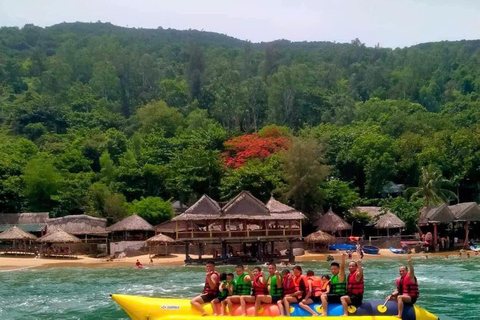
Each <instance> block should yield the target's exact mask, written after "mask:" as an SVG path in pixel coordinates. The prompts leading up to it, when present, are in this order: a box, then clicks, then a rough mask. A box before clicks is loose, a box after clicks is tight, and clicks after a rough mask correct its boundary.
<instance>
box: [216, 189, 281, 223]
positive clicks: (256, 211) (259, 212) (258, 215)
mask: <svg viewBox="0 0 480 320" xmlns="http://www.w3.org/2000/svg"><path fill="white" fill-rule="evenodd" d="M222 211H223V214H222V216H221V217H220V218H221V219H230V220H233V219H237V220H273V218H272V217H271V215H270V211H269V210H268V208H267V207H266V206H265V204H264V203H263V202H262V201H260V200H258V199H257V198H255V197H254V196H253V195H252V194H251V193H250V192H248V191H242V192H240V193H239V194H238V195H237V196H236V197H235V198H233V199H232V200H230V201H229V202H227V203H226V204H225V205H224V206H223V208H222Z"/></svg>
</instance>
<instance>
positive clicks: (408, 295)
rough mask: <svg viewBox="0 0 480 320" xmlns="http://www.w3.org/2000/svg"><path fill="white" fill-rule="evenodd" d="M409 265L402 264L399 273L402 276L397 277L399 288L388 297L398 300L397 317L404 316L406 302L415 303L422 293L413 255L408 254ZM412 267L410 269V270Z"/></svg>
mask: <svg viewBox="0 0 480 320" xmlns="http://www.w3.org/2000/svg"><path fill="white" fill-rule="evenodd" d="M407 262H408V267H407V266H400V267H399V268H398V273H399V274H400V277H398V278H397V281H396V283H397V290H395V291H394V292H393V293H392V294H391V295H389V296H388V297H387V299H388V300H394V301H397V302H398V314H397V318H400V319H401V318H402V315H403V307H404V304H405V303H409V304H414V303H415V302H417V299H418V297H419V296H420V293H419V291H418V281H417V277H415V271H414V269H413V263H412V257H411V256H408V260H407ZM408 268H410V271H409V270H408Z"/></svg>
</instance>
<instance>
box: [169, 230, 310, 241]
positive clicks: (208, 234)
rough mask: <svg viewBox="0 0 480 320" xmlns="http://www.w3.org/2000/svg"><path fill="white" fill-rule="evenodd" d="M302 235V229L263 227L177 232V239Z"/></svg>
mask: <svg viewBox="0 0 480 320" xmlns="http://www.w3.org/2000/svg"><path fill="white" fill-rule="evenodd" d="M281 236H298V237H301V236H302V230H300V229H261V230H246V231H185V232H178V233H177V240H181V239H208V238H250V237H252V238H258V237H281Z"/></svg>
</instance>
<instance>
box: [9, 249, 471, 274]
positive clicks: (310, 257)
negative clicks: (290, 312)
mask: <svg viewBox="0 0 480 320" xmlns="http://www.w3.org/2000/svg"><path fill="white" fill-rule="evenodd" d="M467 252H469V251H465V252H463V253H462V255H463V257H464V258H466V253H467ZM469 253H470V256H471V257H474V253H473V252H469ZM328 255H332V256H333V257H334V258H335V259H336V260H338V259H339V258H340V253H339V252H331V253H329V252H325V253H313V252H310V251H306V253H305V255H303V256H297V257H295V259H296V261H297V262H300V263H301V262H302V261H326V259H327V256H328ZM426 255H428V257H429V258H433V257H446V256H447V255H450V256H456V255H458V252H454V251H450V252H439V253H428V254H425V253H416V254H412V256H413V257H414V258H415V257H419V258H420V257H421V258H425V256H426ZM191 256H192V258H197V257H196V256H195V255H191ZM358 258H359V257H358V256H357V254H356V253H355V254H354V255H353V259H358ZM184 259H185V256H184V255H183V254H181V255H174V254H172V255H170V256H168V257H160V258H155V259H153V265H154V266H182V265H184ZM373 259H406V255H398V254H393V253H392V252H390V250H388V249H381V250H380V253H379V254H378V255H368V254H365V255H364V260H373ZM137 260H139V261H140V262H141V263H142V264H143V265H145V266H147V265H149V257H148V255H142V256H137V257H127V258H123V259H115V260H113V261H107V259H106V258H91V257H88V256H79V257H78V259H44V258H43V259H34V258H33V257H21V256H17V257H15V256H4V255H0V272H5V271H13V270H21V269H26V268H59V267H61V268H64V267H86V268H114V267H133V266H134V265H135V262H136V261H137Z"/></svg>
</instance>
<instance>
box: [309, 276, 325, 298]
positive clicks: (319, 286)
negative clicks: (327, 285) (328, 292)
mask: <svg viewBox="0 0 480 320" xmlns="http://www.w3.org/2000/svg"><path fill="white" fill-rule="evenodd" d="M307 279H308V280H309V281H310V282H311V283H312V296H313V297H320V296H321V295H322V293H323V292H325V290H324V289H323V282H322V278H320V277H316V276H311V277H308V278H307Z"/></svg>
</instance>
